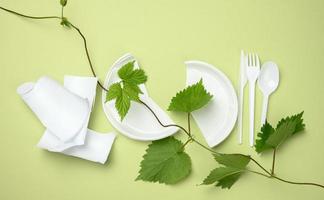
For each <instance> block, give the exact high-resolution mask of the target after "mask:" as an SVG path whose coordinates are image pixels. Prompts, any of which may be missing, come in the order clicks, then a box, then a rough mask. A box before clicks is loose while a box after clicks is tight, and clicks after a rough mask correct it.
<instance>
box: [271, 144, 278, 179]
mask: <svg viewBox="0 0 324 200" xmlns="http://www.w3.org/2000/svg"><path fill="white" fill-rule="evenodd" d="M276 151H277V149H276V148H274V149H273V156H272V168H271V175H274V170H275V162H276Z"/></svg>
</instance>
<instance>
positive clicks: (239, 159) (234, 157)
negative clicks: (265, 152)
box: [213, 154, 250, 169]
mask: <svg viewBox="0 0 324 200" xmlns="http://www.w3.org/2000/svg"><path fill="white" fill-rule="evenodd" d="M213 155H214V158H215V160H216V161H217V162H218V163H219V164H222V165H225V166H227V167H233V168H237V169H244V168H245V167H246V165H247V164H249V162H250V157H249V156H245V155H242V154H213Z"/></svg>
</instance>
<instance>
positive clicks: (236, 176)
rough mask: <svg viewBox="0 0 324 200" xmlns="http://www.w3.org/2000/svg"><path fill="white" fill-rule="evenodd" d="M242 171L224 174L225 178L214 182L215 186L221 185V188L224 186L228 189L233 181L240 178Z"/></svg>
mask: <svg viewBox="0 0 324 200" xmlns="http://www.w3.org/2000/svg"><path fill="white" fill-rule="evenodd" d="M242 173H244V172H241V173H236V174H232V175H229V176H226V177H225V178H222V179H220V180H219V181H218V183H217V184H216V186H217V187H221V188H222V189H224V188H228V189H230V188H231V187H232V186H233V185H234V183H235V182H236V181H237V180H238V179H239V178H240V176H241V174H242Z"/></svg>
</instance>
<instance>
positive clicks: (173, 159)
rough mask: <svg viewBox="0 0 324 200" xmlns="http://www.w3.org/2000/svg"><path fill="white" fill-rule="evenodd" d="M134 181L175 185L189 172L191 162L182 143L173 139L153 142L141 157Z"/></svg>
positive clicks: (168, 138)
mask: <svg viewBox="0 0 324 200" xmlns="http://www.w3.org/2000/svg"><path fill="white" fill-rule="evenodd" d="M143 158H144V159H143V160H142V162H141V169H140V171H139V175H138V177H137V178H136V180H143V181H148V182H159V183H165V184H175V183H177V182H179V181H181V180H183V179H184V178H186V177H187V176H188V175H189V174H190V171H191V160H190V157H189V155H188V154H186V153H185V152H184V148H183V143H182V142H181V141H179V140H177V139H175V138H174V137H167V138H164V139H162V140H157V141H153V142H152V143H151V144H150V145H149V146H148V149H146V154H145V155H144V156H143Z"/></svg>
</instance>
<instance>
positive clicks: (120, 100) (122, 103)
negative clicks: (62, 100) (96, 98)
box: [115, 90, 131, 120]
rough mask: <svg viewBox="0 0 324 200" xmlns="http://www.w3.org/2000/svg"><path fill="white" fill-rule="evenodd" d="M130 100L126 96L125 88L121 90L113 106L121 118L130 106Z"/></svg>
mask: <svg viewBox="0 0 324 200" xmlns="http://www.w3.org/2000/svg"><path fill="white" fill-rule="evenodd" d="M130 101H131V100H130V97H129V96H128V94H127V93H126V91H125V90H122V91H121V95H120V96H118V97H117V98H116V102H115V107H116V109H117V111H118V114H119V116H120V118H121V120H123V119H124V117H125V116H126V114H127V112H128V110H129V108H130V103H131V102H130Z"/></svg>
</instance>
